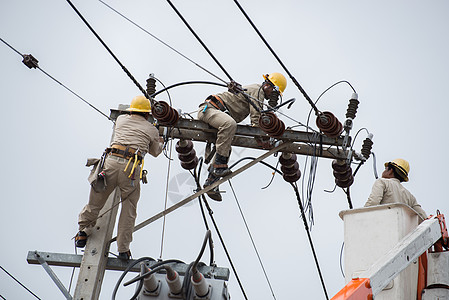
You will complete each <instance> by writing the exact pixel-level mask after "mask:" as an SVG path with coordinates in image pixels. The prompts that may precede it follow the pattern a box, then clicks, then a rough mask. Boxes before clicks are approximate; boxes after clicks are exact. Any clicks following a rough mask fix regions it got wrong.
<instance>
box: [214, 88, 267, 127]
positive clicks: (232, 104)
mask: <svg viewBox="0 0 449 300" xmlns="http://www.w3.org/2000/svg"><path fill="white" fill-rule="evenodd" d="M243 89H245V90H246V91H245V93H246V94H248V95H251V96H252V97H254V98H256V99H258V100H259V101H256V100H254V99H251V98H250V100H251V101H252V102H253V103H254V104H255V105H256V106H257V107H258V108H259V109H262V103H263V101H264V96H265V95H264V92H263V90H262V85H260V84H251V85H247V86H243ZM216 96H217V97H219V98H220V99H221V100H223V102H224V103H225V104H226V107H227V108H228V110H229V112H230V113H231V116H232V118H233V119H234V120H235V121H236V122H237V123H240V122H242V121H243V120H244V119H245V118H246V117H247V116H248V115H249V116H250V118H251V124H256V125H257V124H259V117H260V113H259V112H258V111H257V110H256V109H255V108H254V107H253V106H252V105H251V104H250V103H248V101H247V100H246V99H245V97H244V96H243V95H242V94H240V93H239V94H237V95H235V94H233V93H231V92H223V93H219V94H217V95H216Z"/></svg>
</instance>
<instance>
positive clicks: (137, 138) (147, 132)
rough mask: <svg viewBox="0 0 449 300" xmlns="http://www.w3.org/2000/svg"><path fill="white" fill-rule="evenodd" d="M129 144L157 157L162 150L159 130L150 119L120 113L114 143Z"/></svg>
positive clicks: (112, 143)
mask: <svg viewBox="0 0 449 300" xmlns="http://www.w3.org/2000/svg"><path fill="white" fill-rule="evenodd" d="M115 144H117V145H122V146H129V147H132V148H135V149H139V150H140V151H141V152H142V153H143V155H145V154H146V153H149V154H151V155H152V156H154V157H156V156H158V155H159V154H160V153H161V152H162V147H161V145H160V143H159V132H158V130H157V129H156V127H154V126H153V125H152V124H151V123H150V122H148V120H146V119H145V118H144V117H142V116H139V115H133V114H131V115H120V116H119V117H118V118H117V120H116V122H115V131H114V137H113V139H112V142H111V146H112V145H115Z"/></svg>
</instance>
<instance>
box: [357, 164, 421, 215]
mask: <svg viewBox="0 0 449 300" xmlns="http://www.w3.org/2000/svg"><path fill="white" fill-rule="evenodd" d="M409 172H410V165H409V163H408V162H407V161H406V160H404V159H401V158H398V159H395V160H393V161H390V162H386V163H385V170H384V171H383V173H382V178H379V179H377V180H376V181H375V182H374V185H373V188H372V191H371V194H370V195H369V197H368V201H366V203H365V207H367V206H373V205H379V204H388V203H404V204H407V205H408V206H410V207H411V208H412V209H414V210H415V211H416V213H417V214H418V215H419V216H420V217H421V218H422V219H423V220H425V219H426V218H427V214H426V212H425V211H424V210H423V209H422V208H421V205H419V204H418V202H417V201H416V198H415V196H413V195H412V193H410V192H409V191H408V190H407V189H406V188H405V187H403V185H402V184H401V183H402V182H407V181H408V173H409Z"/></svg>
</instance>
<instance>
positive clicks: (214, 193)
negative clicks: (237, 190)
mask: <svg viewBox="0 0 449 300" xmlns="http://www.w3.org/2000/svg"><path fill="white" fill-rule="evenodd" d="M219 179H220V177H217V176H215V175H214V174H213V172H210V173H209V177H207V179H206V182H205V183H204V185H203V188H206V187H208V186H209V185H211V184H213V183H214V182H216V181H217V180H219ZM206 194H207V196H209V198H211V199H212V200H215V201H222V200H223V199H222V198H221V194H220V190H219V187H218V186H216V187H215V188H213V189H212V190H210V191H209V192H207V193H206Z"/></svg>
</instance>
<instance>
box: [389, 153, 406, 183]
mask: <svg viewBox="0 0 449 300" xmlns="http://www.w3.org/2000/svg"><path fill="white" fill-rule="evenodd" d="M389 165H390V166H393V167H394V168H396V170H397V171H398V173H399V175H400V176H401V177H402V178H403V179H404V181H405V182H407V181H408V173H409V172H410V164H409V163H408V161H406V160H405V159H402V158H396V159H393V160H392V161H389V162H386V163H385V167H388V166H389Z"/></svg>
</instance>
